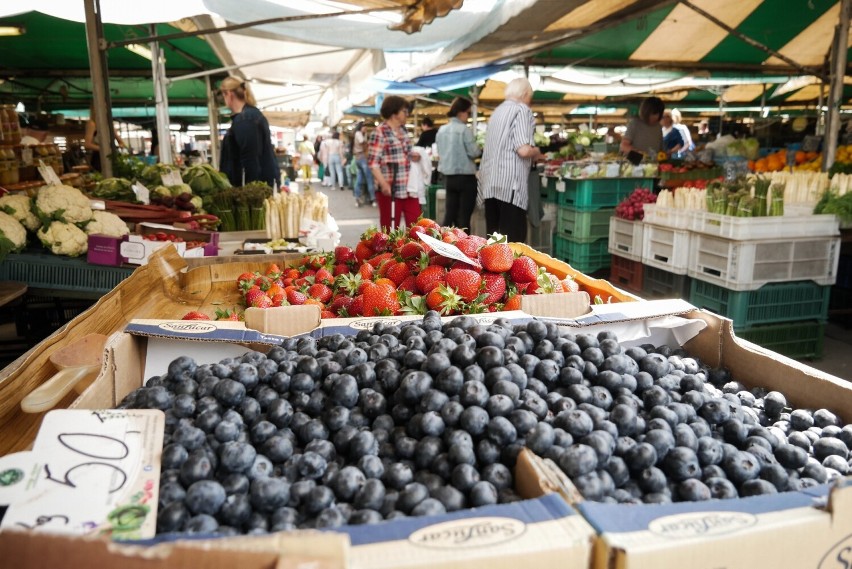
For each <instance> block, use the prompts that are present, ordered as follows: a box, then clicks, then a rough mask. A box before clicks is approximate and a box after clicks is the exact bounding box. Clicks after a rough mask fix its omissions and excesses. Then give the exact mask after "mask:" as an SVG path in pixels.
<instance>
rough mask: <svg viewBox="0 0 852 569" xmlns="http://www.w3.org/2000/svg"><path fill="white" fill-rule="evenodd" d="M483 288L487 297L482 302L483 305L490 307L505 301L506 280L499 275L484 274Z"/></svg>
mask: <svg viewBox="0 0 852 569" xmlns="http://www.w3.org/2000/svg"><path fill="white" fill-rule="evenodd" d="M482 283H483V285H482V288H483V292H485V294H486V297H485V298H484V299H483V300H482V304H484V305H485V306H490V305H492V304H494V303H496V302H500V301H501V300H503V296H504V295H505V294H506V279H505V278H504V277H503V275H501V274H498V273H482Z"/></svg>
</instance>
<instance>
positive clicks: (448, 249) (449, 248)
mask: <svg viewBox="0 0 852 569" xmlns="http://www.w3.org/2000/svg"><path fill="white" fill-rule="evenodd" d="M417 236H418V237H420V240H421V241H423V242H424V243H426V244H427V245H428V246H429V247H431V248H432V250H433V251H435V252H436V253H438V254H439V255H443V256H444V257H449V258H450V259H455V260H456V261H462V262H463V263H467V264H468V265H473V266H474V267H476V268H478V269H481V268H482V265H480V264H479V261H475V260H473V259H471V258H470V257H468V256H467V255H465V254H464V253H462V252H461V250H460V249H459V248H458V247H456V246H455V245H453V244H452V243H444V242H443V241H438V240H437V239H435V238H434V237H430V236H429V235H426V234H424V233H418V234H417Z"/></svg>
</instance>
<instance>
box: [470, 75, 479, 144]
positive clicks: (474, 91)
mask: <svg viewBox="0 0 852 569" xmlns="http://www.w3.org/2000/svg"><path fill="white" fill-rule="evenodd" d="M470 99H471V102H472V103H473V107H472V108H471V110H470V118H471V125H472V126H473V136H474V137H475V136H476V123H477V122H479V86H477V85H474V86H473V87H471V88H470Z"/></svg>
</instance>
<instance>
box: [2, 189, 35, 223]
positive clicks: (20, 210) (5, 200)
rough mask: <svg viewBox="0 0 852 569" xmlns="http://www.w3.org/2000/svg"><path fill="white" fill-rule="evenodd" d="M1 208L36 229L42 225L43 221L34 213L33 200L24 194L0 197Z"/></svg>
mask: <svg viewBox="0 0 852 569" xmlns="http://www.w3.org/2000/svg"><path fill="white" fill-rule="evenodd" d="M0 210H2V211H5V212H6V213H8V214H9V215H11V216H12V217H14V218H15V219H17V220H18V221H20V222H21V225H23V226H24V227H26V228H27V229H29V230H30V231H35V230H36V229H38V228H39V227H41V221H39V219H38V217H36V215H35V214H34V213H33V200H32V199H30V197H29V196H26V195H23V194H8V195H5V196H3V197H2V198H0Z"/></svg>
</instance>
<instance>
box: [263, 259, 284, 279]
mask: <svg viewBox="0 0 852 569" xmlns="http://www.w3.org/2000/svg"><path fill="white" fill-rule="evenodd" d="M266 276H267V277H270V278H273V279H277V278H278V277H279V276H281V269H280V268H278V265H277V264H275V263H272V264H271V265H269V266H268V267H266Z"/></svg>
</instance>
